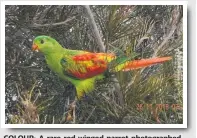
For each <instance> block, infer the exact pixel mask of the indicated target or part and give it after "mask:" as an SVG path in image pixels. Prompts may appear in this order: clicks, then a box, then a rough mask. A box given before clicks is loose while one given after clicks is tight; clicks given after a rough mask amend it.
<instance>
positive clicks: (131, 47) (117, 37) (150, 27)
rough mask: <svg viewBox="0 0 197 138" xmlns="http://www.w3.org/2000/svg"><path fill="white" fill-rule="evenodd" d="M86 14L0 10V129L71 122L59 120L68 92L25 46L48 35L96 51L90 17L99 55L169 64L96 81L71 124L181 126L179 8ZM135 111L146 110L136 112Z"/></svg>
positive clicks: (67, 9)
mask: <svg viewBox="0 0 197 138" xmlns="http://www.w3.org/2000/svg"><path fill="white" fill-rule="evenodd" d="M90 9H91V11H90V12H91V13H88V12H87V9H86V7H85V6H72V5H67V6H63V5H62V6H55V5H53V6H45V5H40V6H27V5H25V6H22V5H21V6H18V5H12V6H8V5H7V6H6V8H5V12H6V13H5V14H6V15H5V18H6V19H5V30H6V32H5V44H6V45H5V70H6V74H5V80H6V84H5V94H6V97H5V100H6V103H5V106H6V107H5V108H6V111H5V113H6V118H5V119H6V123H9V124H13V123H17V124H24V123H25V124H26V123H39V124H44V123H45V124H59V123H73V122H71V121H66V119H65V118H66V117H65V114H66V113H67V108H68V105H69V103H70V102H71V101H72V100H73V99H74V96H75V88H74V87H73V85H72V84H70V83H69V82H66V81H63V80H61V79H59V77H58V76H57V75H56V74H55V73H53V72H52V71H51V70H50V69H49V68H48V67H47V64H46V62H45V59H44V56H43V55H42V54H41V53H35V52H32V50H31V46H32V42H33V39H34V38H35V37H36V36H38V35H48V36H51V37H53V38H55V39H56V40H57V41H58V42H59V43H60V44H61V45H62V46H63V47H65V48H69V49H76V50H87V51H91V52H100V48H99V44H98V41H97V38H96V36H95V30H94V29H93V28H92V27H91V26H92V25H91V21H90V18H89V17H90V16H89V14H91V15H93V17H94V19H95V22H96V26H97V27H98V29H99V33H100V36H101V38H102V41H103V43H104V45H105V52H113V53H116V54H117V55H126V56H128V57H131V58H132V59H142V58H150V57H155V56H172V57H173V59H172V60H171V61H169V62H166V63H164V64H160V65H155V66H151V67H148V68H144V69H139V70H135V71H131V72H127V73H121V72H120V73H116V74H114V75H115V80H117V81H114V79H111V78H112V77H108V78H106V79H105V80H104V81H100V82H97V86H96V89H95V90H94V91H93V92H92V93H89V94H88V95H87V97H86V98H84V99H83V100H80V101H78V102H77V106H76V119H75V122H74V123H79V124H84V123H85V124H155V123H162V124H182V123H183V110H182V104H183V89H182V88H183V83H182V81H183V76H182V73H183V65H182V58H183V24H182V23H183V7H182V6H169V5H168V6H165V5H163V6H162V5H161V6H160V5H148V6H143V5H140V6H139V5H128V6H120V5H119V6H117V5H110V6H107V5H105V6H90ZM115 85H118V86H119V89H118V90H117V89H116V87H114V86H115ZM140 104H143V105H152V108H149V107H150V106H149V107H148V108H139V107H140ZM144 107H145V106H144Z"/></svg>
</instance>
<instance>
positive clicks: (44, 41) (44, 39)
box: [32, 35, 62, 54]
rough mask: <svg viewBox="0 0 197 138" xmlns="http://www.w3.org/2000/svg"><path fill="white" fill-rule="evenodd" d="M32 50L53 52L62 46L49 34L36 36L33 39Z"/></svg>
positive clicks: (45, 52)
mask: <svg viewBox="0 0 197 138" xmlns="http://www.w3.org/2000/svg"><path fill="white" fill-rule="evenodd" d="M32 50H33V51H40V52H42V53H43V54H49V53H53V52H54V51H57V50H62V46H61V45H60V44H59V43H58V42H57V41H56V40H55V39H53V38H52V37H50V36H45V35H42V36H37V37H36V38H35V39H34V41H33V46H32Z"/></svg>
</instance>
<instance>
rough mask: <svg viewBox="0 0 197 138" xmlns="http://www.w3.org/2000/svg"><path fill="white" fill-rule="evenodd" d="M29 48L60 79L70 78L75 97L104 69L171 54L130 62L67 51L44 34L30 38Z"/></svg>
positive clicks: (128, 66) (112, 56)
mask: <svg viewBox="0 0 197 138" xmlns="http://www.w3.org/2000/svg"><path fill="white" fill-rule="evenodd" d="M32 50H34V51H39V52H41V53H43V54H44V56H45V59H46V62H47V65H48V67H49V68H50V69H51V70H52V71H54V72H55V73H56V74H57V75H58V76H59V77H60V78H62V79H64V80H66V81H70V82H71V83H72V84H73V85H74V86H75V88H76V93H77V98H81V97H83V96H84V94H86V93H88V92H91V91H93V90H94V88H95V82H96V80H101V79H103V78H104V77H105V72H106V71H109V72H112V73H113V72H118V71H124V72H125V71H130V70H133V69H138V68H144V67H147V66H151V65H154V64H157V63H162V62H165V61H168V60H170V59H171V57H156V58H150V59H141V60H133V61H130V60H129V59H128V58H126V57H117V56H116V55H115V54H113V53H92V52H88V51H82V50H70V49H66V48H63V47H62V46H61V45H60V44H59V43H58V42H57V41H56V40H55V39H54V38H52V37H50V36H44V35H42V36H37V37H36V38H35V39H34V41H33V46H32ZM111 65H113V66H111ZM109 67H110V69H109ZM111 67H112V69H111Z"/></svg>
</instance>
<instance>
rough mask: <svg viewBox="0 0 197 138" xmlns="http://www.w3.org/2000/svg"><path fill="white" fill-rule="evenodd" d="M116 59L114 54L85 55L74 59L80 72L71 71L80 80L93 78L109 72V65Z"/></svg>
mask: <svg viewBox="0 0 197 138" xmlns="http://www.w3.org/2000/svg"><path fill="white" fill-rule="evenodd" d="M114 58H115V55H113V54H107V53H85V54H80V55H76V56H74V57H73V60H74V61H75V63H76V65H77V66H79V69H78V70H72V69H71V70H70V71H69V72H70V73H72V75H74V76H75V77H77V78H79V79H86V78H91V77H94V76H96V75H99V74H102V73H104V72H105V71H106V70H107V64H108V62H110V61H111V60H112V59H114Z"/></svg>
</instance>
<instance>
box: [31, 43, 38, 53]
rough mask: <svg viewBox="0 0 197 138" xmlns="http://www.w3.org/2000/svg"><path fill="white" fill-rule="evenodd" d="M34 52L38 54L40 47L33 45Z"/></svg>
mask: <svg viewBox="0 0 197 138" xmlns="http://www.w3.org/2000/svg"><path fill="white" fill-rule="evenodd" d="M32 50H33V51H37V52H38V51H39V47H38V46H37V45H36V44H33V46H32Z"/></svg>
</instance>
